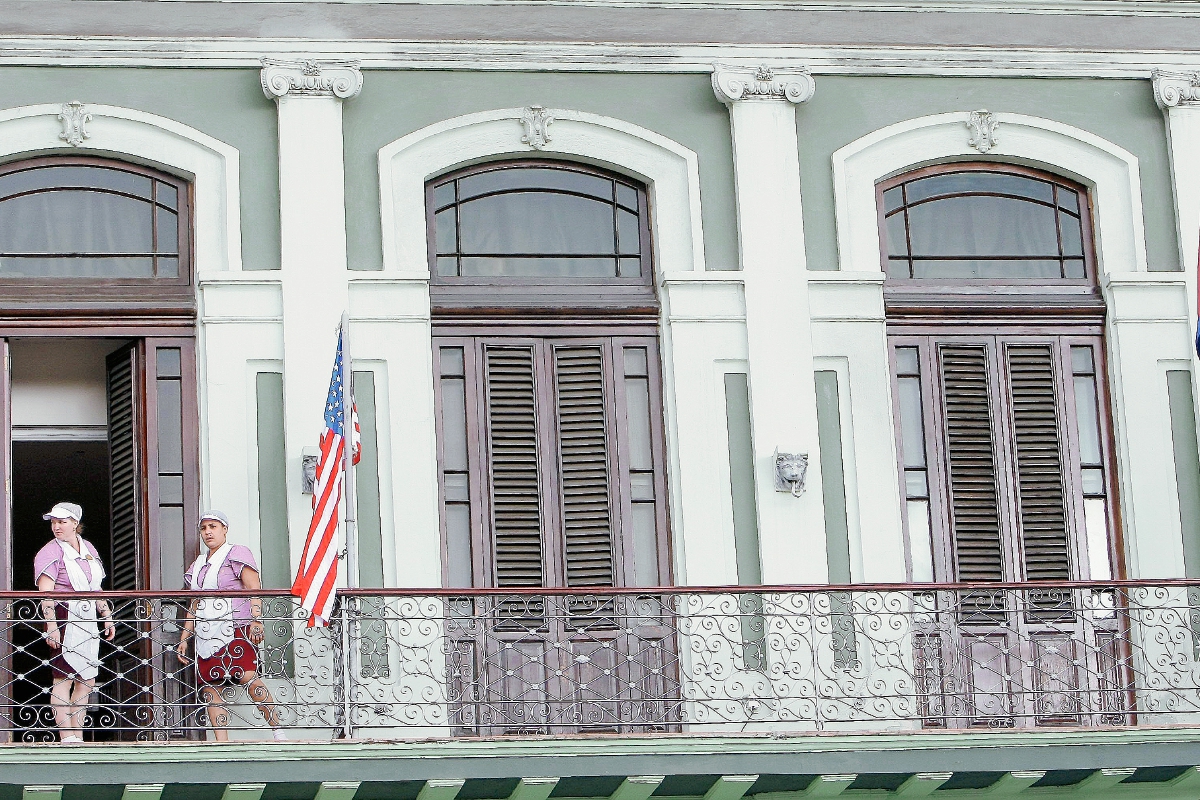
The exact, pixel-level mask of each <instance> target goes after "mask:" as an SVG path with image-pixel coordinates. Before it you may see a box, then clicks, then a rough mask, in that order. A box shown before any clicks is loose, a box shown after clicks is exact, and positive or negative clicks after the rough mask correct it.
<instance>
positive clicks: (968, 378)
mask: <svg viewBox="0 0 1200 800" xmlns="http://www.w3.org/2000/svg"><path fill="white" fill-rule="evenodd" d="M939 360H940V368H941V373H942V374H941V378H942V392H943V397H944V404H945V412H944V413H945V428H946V448H947V456H948V457H947V462H948V472H949V476H948V477H949V483H950V493H949V494H950V521H951V528H952V531H953V536H954V554H955V565H956V568H957V576H956V577H957V579H958V580H960V581H1001V580H1003V579H1004V558H1003V549H1002V547H1001V538H1000V536H1001V526H1000V513H999V499H998V497H997V488H998V487H997V482H996V448H995V438H994V434H993V430H992V415H991V403H990V399H991V398H990V391H989V375H988V372H989V369H988V366H989V365H988V351H987V348H986V347H985V346H983V345H969V346H968V345H953V346H951V345H943V346H942V347H941V348H940V352H939Z"/></svg>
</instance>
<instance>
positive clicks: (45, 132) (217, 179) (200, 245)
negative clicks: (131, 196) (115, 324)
mask: <svg viewBox="0 0 1200 800" xmlns="http://www.w3.org/2000/svg"><path fill="white" fill-rule="evenodd" d="M85 110H86V111H87V113H89V114H91V115H92V119H91V121H90V122H89V123H88V125H87V132H88V138H87V139H86V141H85V142H84V145H83V146H82V147H70V146H69V145H67V144H66V143H65V142H64V141H63V140H62V139H60V138H59V134H60V133H62V123H61V122H59V120H58V115H59V112H61V111H62V106H61V104H51V103H45V104H42V105H35V106H21V107H18V108H9V109H4V110H3V111H0V161H12V160H15V159H18V158H26V157H30V156H35V155H48V154H60V155H78V154H81V153H86V154H92V155H106V156H112V157H115V158H121V159H126V160H130V161H137V162H141V163H145V164H150V165H153V166H155V167H158V168H160V169H163V170H165V171H167V172H172V173H175V174H177V175H181V176H183V177H185V178H188V179H189V180H191V181H192V185H193V208H192V214H193V218H194V220H195V222H194V225H193V230H194V233H193V237H192V238H193V248H194V253H195V271H196V274H197V277H198V278H200V277H203V276H205V275H207V274H210V273H214V272H229V271H239V270H241V268H242V242H241V222H240V213H241V212H240V209H241V206H240V200H239V196H238V151H237V149H236V148H234V147H231V146H229V145H227V144H225V143H224V142H221V141H218V140H217V139H214V138H212V137H211V136H209V135H207V134H204V133H201V132H200V131H198V130H196V129H195V128H190V127H188V126H187V125H183V124H181V123H179V122H175V121H174V120H170V119H167V118H166V117H160V116H157V115H155V114H147V113H145V112H144V111H136V110H134V109H131V108H120V107H118V106H107V105H95V104H92V103H85Z"/></svg>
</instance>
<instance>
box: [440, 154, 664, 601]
mask: <svg viewBox="0 0 1200 800" xmlns="http://www.w3.org/2000/svg"><path fill="white" fill-rule="evenodd" d="M427 192H428V193H427V199H428V212H429V230H430V271H431V273H432V274H433V280H432V282H433V285H432V286H431V295H432V299H433V313H434V337H435V338H434V363H435V377H436V380H437V391H438V400H439V408H440V420H439V440H440V441H439V456H440V459H441V475H442V511H443V514H442V517H443V527H444V534H445V552H446V564H447V570H446V576H445V577H446V580H447V582H448V584H449V585H451V586H480V585H495V586H514V587H515V586H528V587H534V586H623V585H644V586H648V585H656V584H661V583H665V582H667V576H668V575H669V570H668V559H667V558H666V524H667V519H666V483H665V473H664V469H663V462H664V452H663V451H664V443H663V434H662V400H661V396H662V390H661V377H660V372H659V358H658V341H657V322H656V317H655V316H653V315H651V314H648V313H647V304H648V303H654V302H655V301H654V300H653V282H652V272H653V270H652V265H651V259H650V247H649V221H648V215H647V213H646V193H645V190H644V189H643V188H642V187H641V186H640V185H638V184H637V183H636V182H634V181H631V180H629V179H628V178H625V177H623V176H620V175H617V174H614V173H609V172H605V171H602V170H598V169H595V168H592V167H588V166H584V165H579V164H571V163H560V162H546V161H519V162H500V163H491V164H484V165H479V166H476V167H472V168H470V169H468V170H463V171H460V172H456V173H453V174H451V175H447V176H445V177H443V178H438V179H436V180H434V181H431V182H430V183H429V185H428V187H427ZM622 291H624V292H625V294H621V292H622ZM631 292H632V293H631Z"/></svg>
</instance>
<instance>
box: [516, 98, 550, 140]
mask: <svg viewBox="0 0 1200 800" xmlns="http://www.w3.org/2000/svg"><path fill="white" fill-rule="evenodd" d="M553 122H554V114H553V113H552V112H550V111H547V110H546V109H545V108H543V107H542V106H526V108H525V110H524V111H523V112H521V125H522V126H523V127H524V128H525V132H524V133H522V134H521V144H527V145H529V146H530V147H532V148H533V149H534V150H541V149H542V148H544V147H545V146H546V145H548V144H550V139H551V136H550V125H551V124H552V123H553Z"/></svg>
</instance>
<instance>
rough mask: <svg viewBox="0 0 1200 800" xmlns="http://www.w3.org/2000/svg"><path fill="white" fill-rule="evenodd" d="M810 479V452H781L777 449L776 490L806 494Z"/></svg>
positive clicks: (794, 495)
mask: <svg viewBox="0 0 1200 800" xmlns="http://www.w3.org/2000/svg"><path fill="white" fill-rule="evenodd" d="M807 480H808V453H781V452H779V450H778V449H776V450H775V491H777V492H791V493H792V497H799V496H800V495H802V494H804V489H805V483H806V482H807Z"/></svg>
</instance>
